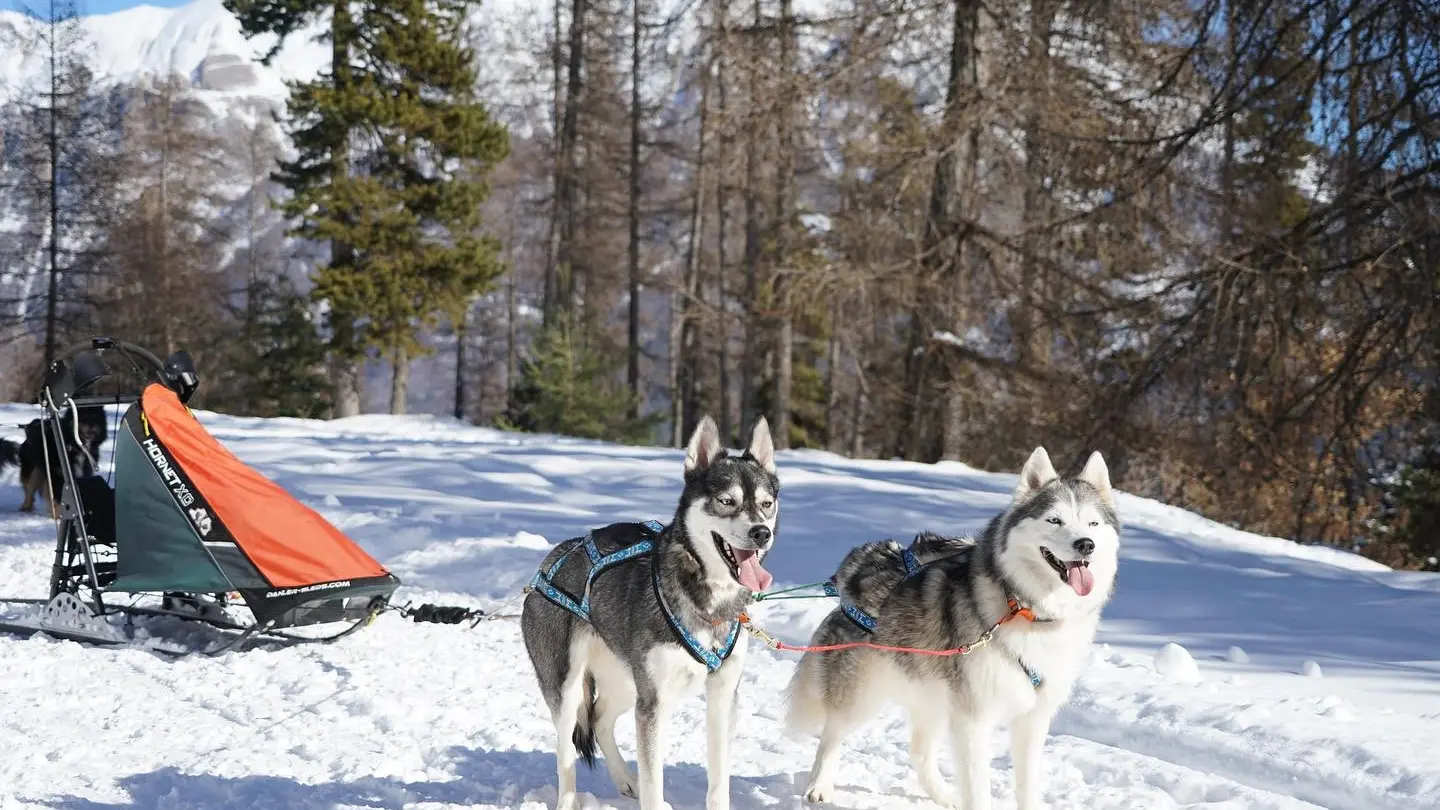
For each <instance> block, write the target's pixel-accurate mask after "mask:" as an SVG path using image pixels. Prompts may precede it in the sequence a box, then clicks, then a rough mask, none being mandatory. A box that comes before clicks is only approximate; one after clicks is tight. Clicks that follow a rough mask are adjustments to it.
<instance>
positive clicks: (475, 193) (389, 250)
mask: <svg viewBox="0 0 1440 810" xmlns="http://www.w3.org/2000/svg"><path fill="white" fill-rule="evenodd" d="M470 7H471V4H470V3H468V2H464V0H437V1H436V2H428V3H427V2H424V0H399V1H398V2H387V3H365V4H358V5H356V6H354V7H353V8H352V7H348V6H347V7H346V14H345V15H344V16H346V17H347V20H346V21H345V22H344V23H343V24H342V23H336V24H335V26H336V28H335V30H336V36H337V37H340V36H342V35H346V36H345V37H344V38H345V39H346V40H347V41H348V42H349V43H350V45H349V48H348V50H347V53H349V54H350V56H351V58H352V59H353V61H354V62H355V64H354V65H352V64H350V63H349V62H346V63H345V65H344V67H345V70H344V71H340V70H338V69H337V70H333V71H332V74H333V75H332V76H331V77H330V81H328V82H323V81H322V82H313V83H309V84H303V85H296V86H294V87H293V88H292V94H291V99H290V114H291V116H292V119H293V124H292V126H293V127H294V129H293V130H292V136H293V137H294V139H295V142H296V145H297V147H299V151H300V156H299V157H298V158H297V159H296V160H295V161H293V162H290V163H287V164H284V165H283V166H282V172H281V174H282V176H283V182H284V183H285V185H286V186H287V187H289V188H290V190H291V191H292V192H293V193H294V196H293V197H292V198H291V199H290V200H288V201H287V202H286V203H285V208H286V211H287V212H288V213H290V214H291V215H292V216H296V217H300V218H302V224H301V226H300V227H299V228H298V229H297V231H298V232H299V233H301V234H302V235H305V236H307V237H310V238H314V239H328V240H329V241H330V242H331V244H332V245H337V244H338V245H344V246H346V248H347V252H348V255H349V259H348V260H347V261H337V260H335V259H334V258H333V257H332V260H331V261H330V263H328V264H327V265H325V266H324V267H321V268H319V269H318V270H317V271H316V277H315V289H314V295H315V296H316V298H317V299H318V300H321V301H324V302H325V304H326V305H327V306H328V307H329V309H330V312H331V313H332V321H336V320H337V317H338V322H340V323H343V324H347V325H348V327H349V328H348V329H346V330H336V332H335V334H334V336H333V338H332V349H333V350H334V351H336V352H338V353H340V354H342V355H344V356H349V357H352V358H353V357H358V356H360V352H361V351H363V349H364V348H365V347H370V348H377V349H380V350H381V351H382V352H385V353H386V354H387V355H388V356H389V358H390V359H391V362H392V365H393V366H394V369H395V374H394V376H393V378H392V379H393V381H394V382H393V384H392V387H391V399H390V410H391V412H392V413H403V412H404V409H405V398H406V392H407V382H408V369H409V359H410V357H411V356H413V355H414V354H415V353H417V352H419V351H423V350H424V347H423V346H422V344H421V343H420V342H419V340H418V339H417V334H418V332H419V330H420V329H422V328H424V327H429V326H433V325H435V324H436V323H437V322H438V321H439V319H440V318H442V317H448V318H449V319H450V320H452V321H454V320H455V319H456V318H458V317H459V315H460V313H461V311H462V310H463V308H464V305H465V302H466V301H467V300H469V299H470V297H471V296H473V295H474V294H476V293H479V292H483V291H484V290H485V288H486V287H487V286H488V285H489V284H490V283H491V281H492V280H493V279H494V278H495V277H497V276H498V275H499V274H500V271H501V266H500V262H499V260H498V259H497V258H496V244H495V241H494V240H493V239H492V238H490V237H488V236H486V235H485V234H484V233H483V232H482V230H481V220H480V207H481V204H482V203H483V202H484V200H485V198H486V197H487V196H488V194H489V187H488V185H487V184H486V183H485V181H484V178H485V175H486V173H487V172H488V171H489V170H490V169H491V168H492V167H493V166H494V165H495V164H497V163H499V162H500V161H501V160H503V159H504V158H505V157H506V155H507V154H508V152H509V143H508V137H507V133H506V130H505V128H504V127H503V126H502V125H500V124H498V123H496V122H495V121H493V120H492V119H491V118H490V116H489V114H488V112H487V111H486V109H485V106H484V105H483V104H481V103H479V101H477V100H476V99H475V98H474V91H473V88H474V85H475V69H474V64H473V63H474V55H473V53H472V52H471V51H470V49H469V48H468V47H467V46H466V45H465V39H466V27H467V26H466V18H465V15H466V12H467V11H468V10H469V8H470ZM337 58H338V51H337ZM342 73H343V74H344V77H345V80H344V82H343V83H342V82H341V74H342ZM360 129H363V130H364V132H365V133H366V138H365V140H364V143H363V145H364V147H365V149H364V151H363V153H362V154H358V155H355V156H354V158H355V160H354V163H355V166H354V169H355V171H354V172H352V173H343V174H342V173H340V172H338V171H336V170H335V166H334V164H333V160H331V154H332V152H331V150H333V149H334V148H335V146H334V145H335V144H336V143H337V142H339V141H340V140H342V139H343V140H345V141H347V142H348V143H349V144H350V147H351V149H350V150H349V151H352V152H353V151H356V150H357V149H358V147H359V146H361V145H362V143H361V140H360V139H359V138H358V137H344V138H342V137H341V135H340V134H337V131H340V132H342V133H343V134H347V135H348V133H350V132H351V131H355V130H360Z"/></svg>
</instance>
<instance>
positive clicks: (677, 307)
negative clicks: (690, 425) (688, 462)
mask: <svg viewBox="0 0 1440 810" xmlns="http://www.w3.org/2000/svg"><path fill="white" fill-rule="evenodd" d="M680 302H681V295H680V291H679V290H678V289H671V290H670V361H669V363H668V368H669V374H668V379H667V380H666V383H667V385H668V386H669V391H670V446H671V447H684V446H685V434H684V430H685V418H684V412H685V400H684V398H683V397H682V396H681V395H680V362H681V360H680V355H681V348H680V344H681V341H683V340H684V331H683V328H682V322H683V321H684V320H685V316H684V314H683V310H682V308H681V303H680Z"/></svg>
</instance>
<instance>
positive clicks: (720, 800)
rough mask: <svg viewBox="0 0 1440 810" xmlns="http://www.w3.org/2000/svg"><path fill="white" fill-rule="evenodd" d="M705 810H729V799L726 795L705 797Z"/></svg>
mask: <svg viewBox="0 0 1440 810" xmlns="http://www.w3.org/2000/svg"><path fill="white" fill-rule="evenodd" d="M705 810H730V797H729V796H728V795H726V796H706V797H705Z"/></svg>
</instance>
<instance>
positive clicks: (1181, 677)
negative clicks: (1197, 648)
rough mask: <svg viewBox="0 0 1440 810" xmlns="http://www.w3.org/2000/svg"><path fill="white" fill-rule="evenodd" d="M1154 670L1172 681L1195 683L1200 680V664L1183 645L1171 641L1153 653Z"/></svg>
mask: <svg viewBox="0 0 1440 810" xmlns="http://www.w3.org/2000/svg"><path fill="white" fill-rule="evenodd" d="M1155 671H1156V672H1158V673H1160V675H1161V677H1163V678H1164V679H1165V680H1167V681H1170V682H1172V683H1195V682H1197V681H1199V680H1200V666H1199V665H1198V664H1196V663H1195V657H1194V656H1192V655H1191V654H1190V651H1189V650H1187V649H1185V648H1184V647H1182V646H1180V645H1179V644H1176V643H1174V642H1171V643H1169V644H1166V645H1165V646H1164V647H1161V648H1160V651H1159V652H1157V653H1155Z"/></svg>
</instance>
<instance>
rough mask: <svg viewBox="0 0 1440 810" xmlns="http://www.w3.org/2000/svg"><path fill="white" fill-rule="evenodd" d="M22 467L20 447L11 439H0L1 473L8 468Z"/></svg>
mask: <svg viewBox="0 0 1440 810" xmlns="http://www.w3.org/2000/svg"><path fill="white" fill-rule="evenodd" d="M19 466H20V445H18V444H16V443H15V442H13V441H10V440H9V439H0V473H4V472H5V468H6V467H19Z"/></svg>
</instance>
